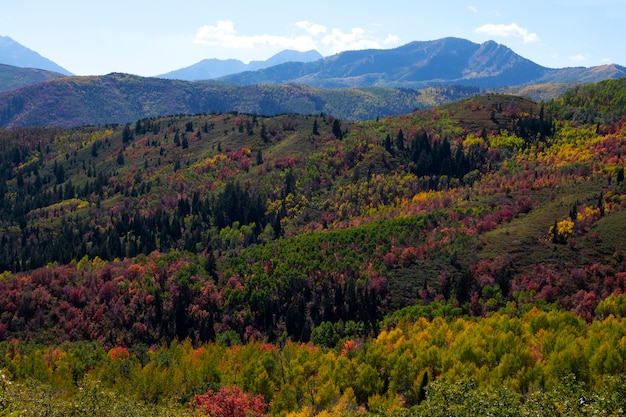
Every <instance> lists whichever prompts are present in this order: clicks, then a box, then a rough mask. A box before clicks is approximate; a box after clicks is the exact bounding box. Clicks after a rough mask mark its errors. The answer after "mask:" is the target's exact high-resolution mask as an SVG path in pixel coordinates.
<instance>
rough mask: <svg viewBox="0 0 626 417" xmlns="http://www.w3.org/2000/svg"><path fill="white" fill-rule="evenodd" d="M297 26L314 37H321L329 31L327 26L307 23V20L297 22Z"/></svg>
mask: <svg viewBox="0 0 626 417" xmlns="http://www.w3.org/2000/svg"><path fill="white" fill-rule="evenodd" d="M296 26H297V27H299V28H300V29H303V30H304V31H305V32H307V33H308V34H309V35H312V36H317V35H321V34H322V33H326V30H327V29H326V26H323V25H316V24H315V23H311V22H307V21H306V20H303V21H301V22H296Z"/></svg>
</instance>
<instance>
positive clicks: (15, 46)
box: [0, 36, 72, 75]
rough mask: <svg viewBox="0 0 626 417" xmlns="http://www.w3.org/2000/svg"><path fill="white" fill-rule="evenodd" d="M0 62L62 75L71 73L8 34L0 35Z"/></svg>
mask: <svg viewBox="0 0 626 417" xmlns="http://www.w3.org/2000/svg"><path fill="white" fill-rule="evenodd" d="M0 64H5V65H12V66H15V67H23V68H39V69H43V70H47V71H53V72H58V73H60V74H63V75H72V73H71V72H69V71H68V70H66V69H65V68H63V67H61V66H60V65H58V64H56V63H54V62H52V61H51V60H49V59H48V58H44V57H43V56H41V55H39V54H38V53H37V52H35V51H33V50H31V49H28V48H27V47H25V46H23V45H21V44H20V43H18V42H16V41H14V40H13V39H11V38H10V37H8V36H0Z"/></svg>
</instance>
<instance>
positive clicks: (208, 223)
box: [0, 80, 626, 415]
mask: <svg viewBox="0 0 626 417" xmlns="http://www.w3.org/2000/svg"><path fill="white" fill-rule="evenodd" d="M625 89H626V85H624V82H623V80H617V81H607V82H602V83H600V84H596V85H592V86H588V87H584V88H582V87H581V88H580V89H577V90H572V91H570V92H568V93H567V94H566V95H565V96H563V98H560V99H555V100H553V101H551V102H547V103H535V102H533V101H530V100H528V99H523V98H520V97H516V96H510V95H497V94H490V95H484V96H477V97H474V98H471V99H467V100H463V101H458V102H455V103H452V104H449V105H445V106H441V107H437V108H433V109H428V110H417V111H415V112H413V113H408V114H405V115H402V116H396V117H384V118H379V119H372V120H370V121H366V122H358V123H353V122H347V121H342V120H340V119H338V118H336V117H334V116H333V115H331V114H327V113H318V114H315V115H308V116H306V115H294V114H283V115H279V116H272V117H266V116H260V115H255V114H244V113H234V112H233V113H225V114H198V115H195V116H186V115H178V116H169V117H162V118H148V119H140V120H137V121H136V122H135V123H132V124H126V125H107V126H92V127H81V128H74V129H63V128H28V129H26V128H16V129H12V130H2V131H0V162H1V163H0V166H1V167H2V172H1V173H0V174H1V178H2V180H1V181H0V196H3V198H2V201H1V203H0V219H2V223H1V224H0V250H1V251H2V253H1V256H0V262H1V263H0V270H6V272H5V273H4V274H3V275H2V278H0V308H1V309H2V311H1V314H0V339H3V340H4V341H3V342H0V349H2V350H3V351H4V352H5V353H4V354H2V355H0V369H2V368H4V369H5V372H6V375H7V376H6V378H8V379H6V380H7V381H9V380H10V381H11V382H12V384H11V385H7V384H8V383H6V382H3V384H5V385H3V386H2V388H1V390H0V395H2V396H3V397H1V398H0V406H1V407H3V408H2V410H8V411H9V412H11V411H12V410H26V409H29V410H36V409H37V408H36V407H39V405H37V404H30V405H29V404H27V403H26V402H25V400H24V399H25V398H28V397H29V396H32V395H35V396H41V398H45V400H42V401H44V402H43V403H41V404H43V405H41V407H44V405H45V404H44V403H45V401H48V403H47V404H48V405H49V408H48V409H55V410H56V409H58V410H61V411H58V412H59V415H62V414H63V413H67V411H68V410H69V409H73V410H78V409H79V408H80V404H84V403H85V401H86V400H85V398H83V397H81V396H85V395H89V396H90V397H89V398H90V400H89V401H93V402H94V404H96V403H97V404H106V403H109V404H111V407H113V406H115V407H121V408H120V409H122V408H123V407H131V408H132V407H135V408H134V411H133V412H131V411H129V412H130V413H133V414H135V415H139V414H142V413H143V414H147V413H149V412H153V413H163V415H165V413H169V412H171V409H170V408H171V407H174V409H176V410H178V411H176V413H179V414H183V413H185V412H189V413H195V412H198V413H200V412H205V413H207V414H210V415H214V414H211V413H212V412H215V411H211V410H212V409H211V407H212V406H213V405H214V404H218V403H219V402H220V401H226V399H227V398H236V399H237V401H239V403H240V404H241V406H242V407H243V408H244V409H247V410H249V411H254V412H260V413H264V412H268V413H271V414H274V415H288V414H290V415H312V414H317V413H329V414H333V413H334V414H336V415H346V414H350V413H352V414H353V415H365V414H368V413H376V412H378V413H383V414H393V413H396V414H397V415H445V412H450V411H449V410H458V411H457V412H458V413H461V414H462V413H465V414H467V415H480V414H487V413H489V412H493V413H494V415H528V414H529V413H530V414H534V413H536V412H539V411H537V410H544V411H542V412H540V414H541V413H546V415H547V414H549V415H553V414H554V413H552V411H549V410H553V411H554V410H556V411H555V413H557V412H558V413H562V414H563V415H579V414H580V415H582V414H583V413H586V412H587V411H589V412H591V411H593V410H604V411H606V413H607V414H608V415H618V414H611V413H618V410H619V407H622V406H623V398H624V396H621V394H620V393H621V392H622V391H620V390H623V388H620V387H622V386H623V385H622V383H623V377H624V369H625V368H624V366H625V365H624V355H623V352H626V350H625V349H626V347H625V346H624V340H626V336H625V332H626V327H625V326H626V324H625V322H624V320H623V318H622V317H623V315H624V311H625V309H624V296H623V295H622V293H623V292H624V290H626V258H625V257H624V251H625V250H626V222H625V221H624V220H625V219H626V211H625V210H624V208H626V197H625V193H626V185H625V182H624V160H623V157H622V155H623V153H624V151H626V117H625V113H626V112H621V113H620V110H619V108H620V107H619V105H618V104H619V103H620V97H622V96H624V94H625V93H624V91H625ZM582 114H584V115H588V117H584V118H583V117H581V116H580V115H582ZM477 335H481V337H478V336H477ZM49 346H52V347H49ZM620 352H622V353H620ZM29 378H33V379H34V382H33V380H31V379H29ZM29 381H30V382H29ZM142 381H143V382H142ZM145 381H152V382H151V383H150V384H147V382H145ZM158 381H162V383H161V382H158ZM165 381H167V383H165ZM79 387H80V389H79ZM98 387H101V388H102V391H98V389H99V388H98ZM493 387H498V390H496V391H493ZM7 393H8V394H7ZM196 394H202V395H198V396H196ZM7 395H8V397H7ZM503 395H506V396H507V398H511V401H510V402H509V403H508V404H507V407H508V408H505V407H501V406H499V405H498V404H499V403H498V401H499V398H501V396H503ZM583 397H584V398H583ZM6 398H8V399H6ZM81 398H82V399H81ZM121 398H131V399H133V401H131V402H127V401H126V402H125V401H122V400H121ZM581 398H583V399H584V401H583V402H580V401H581V400H580V399H581ZM608 398H610V399H608ZM442 401H447V403H446V406H445V407H444V408H441V407H442V405H441V404H442ZM620 401H621V402H620ZM574 402H578V403H577V404H578V405H573V404H574ZM444 403H445V402H444ZM38 404H39V403H38ZM187 404H191V405H192V408H191V409H190V408H188V406H187ZM28 407H30V408H28ZM55 407H56V408H55ZM72 407H73V408H72ZM178 407H180V408H178ZM446 410H448V411H446ZM546 410H548V411H546ZM607 410H608V411H607ZM33 412H34V411H33ZM76 412H77V413H78V411H76ZM108 412H112V411H111V410H108ZM576 413H578V414H576ZM66 415H67V414H66ZM103 415H106V414H103Z"/></svg>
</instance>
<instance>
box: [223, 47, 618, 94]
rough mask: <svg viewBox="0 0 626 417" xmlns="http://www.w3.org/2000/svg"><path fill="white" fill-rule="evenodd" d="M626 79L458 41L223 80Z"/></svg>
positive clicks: (342, 83)
mask: <svg viewBox="0 0 626 417" xmlns="http://www.w3.org/2000/svg"><path fill="white" fill-rule="evenodd" d="M624 75H626V68H624V67H621V66H619V65H607V66H600V67H592V68H582V67H579V68H562V69H553V68H546V67H543V66H541V65H538V64H536V63H534V62H532V61H530V60H528V59H526V58H524V57H522V56H520V55H518V54H516V53H515V52H513V51H512V50H511V49H510V48H508V47H506V46H504V45H501V44H498V43H496V42H494V41H488V42H485V43H482V44H478V43H474V42H471V41H468V40H465V39H459V38H443V39H439V40H434V41H416V42H411V43H408V44H406V45H403V46H400V47H398V48H394V49H370V50H361V51H347V52H342V53H339V54H336V55H333V56H331V57H328V58H325V59H323V60H318V61H314V62H308V63H296V62H289V63H284V64H280V65H277V66H273V67H270V68H266V69H262V70H258V71H253V72H243V73H238V74H233V75H229V76H226V77H223V78H222V80H224V81H228V82H232V83H238V84H283V83H298V84H307V85H313V86H316V87H323V88H342V87H366V86H384V87H404V88H416V87H424V86H429V85H438V84H461V85H472V86H477V87H485V88H498V87H505V86H513V85H524V84H538V83H547V82H581V81H584V82H594V81H600V80H602V79H607V78H616V77H619V76H624Z"/></svg>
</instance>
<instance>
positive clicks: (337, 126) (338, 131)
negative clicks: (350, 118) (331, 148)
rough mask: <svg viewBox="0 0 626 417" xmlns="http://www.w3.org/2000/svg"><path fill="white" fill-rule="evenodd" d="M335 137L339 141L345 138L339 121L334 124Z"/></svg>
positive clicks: (336, 120)
mask: <svg viewBox="0 0 626 417" xmlns="http://www.w3.org/2000/svg"><path fill="white" fill-rule="evenodd" d="M333 135H335V137H336V138H337V139H342V138H343V132H342V131H341V122H340V121H339V119H335V121H334V122H333Z"/></svg>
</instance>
